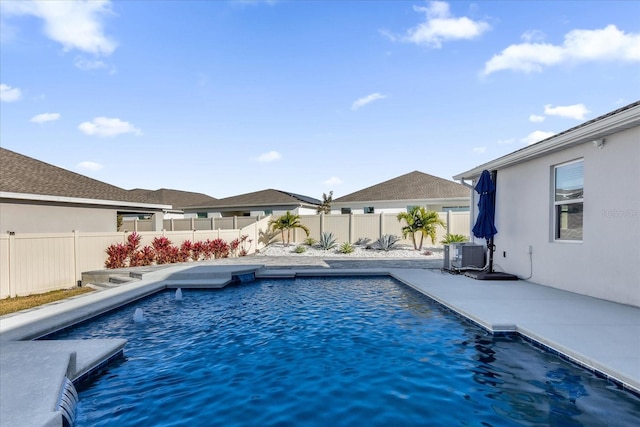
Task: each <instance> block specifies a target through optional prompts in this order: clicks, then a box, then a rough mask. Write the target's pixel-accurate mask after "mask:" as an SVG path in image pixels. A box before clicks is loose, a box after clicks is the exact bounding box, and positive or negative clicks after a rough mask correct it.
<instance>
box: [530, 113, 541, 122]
mask: <svg viewBox="0 0 640 427" xmlns="http://www.w3.org/2000/svg"><path fill="white" fill-rule="evenodd" d="M529 121H530V122H533V123H540V122H544V116H537V115H535V114H532V115H530V116H529Z"/></svg>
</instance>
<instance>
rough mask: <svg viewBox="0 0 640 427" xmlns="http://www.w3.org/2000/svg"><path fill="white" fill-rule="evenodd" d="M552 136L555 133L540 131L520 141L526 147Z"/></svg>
mask: <svg viewBox="0 0 640 427" xmlns="http://www.w3.org/2000/svg"><path fill="white" fill-rule="evenodd" d="M553 135H555V132H545V131H542V130H537V131H535V132H531V133H530V134H529V135H527V136H526V137H524V138H522V140H521V141H522V142H524V143H525V144H527V145H531V144H535V143H536V142H540V141H542V140H543V139H547V138H549V137H552V136H553Z"/></svg>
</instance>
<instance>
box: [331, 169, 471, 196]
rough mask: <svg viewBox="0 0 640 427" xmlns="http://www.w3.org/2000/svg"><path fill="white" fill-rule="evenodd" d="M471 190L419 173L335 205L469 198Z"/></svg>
mask: <svg viewBox="0 0 640 427" xmlns="http://www.w3.org/2000/svg"><path fill="white" fill-rule="evenodd" d="M470 194H471V192H470V190H469V188H467V187H465V186H464V185H462V184H458V183H457V182H453V181H449V180H446V179H443V178H438V177H437V176H433V175H429V174H426V173H423V172H419V171H413V172H410V173H408V174H405V175H401V176H399V177H396V178H393V179H390V180H388V181H384V182H381V183H379V184H376V185H372V186H371V187H367V188H365V189H362V190H359V191H356V192H354V193H351V194H347V195H346V196H342V197H339V198H337V199H334V200H333V201H334V203H342V202H370V201H383V200H423V199H452V198H460V197H469V196H470Z"/></svg>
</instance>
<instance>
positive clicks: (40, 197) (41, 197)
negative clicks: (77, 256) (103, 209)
mask: <svg viewBox="0 0 640 427" xmlns="http://www.w3.org/2000/svg"><path fill="white" fill-rule="evenodd" d="M0 199H14V200H32V201H37V202H53V203H75V204H81V205H99V206H111V207H116V206H123V207H131V208H143V209H151V210H157V211H165V210H171V209H172V206H171V205H157V204H151V203H139V202H127V201H123V200H102V199H84V198H79V197H64V196H49V195H45V194H29V193H11V192H6V191H0Z"/></svg>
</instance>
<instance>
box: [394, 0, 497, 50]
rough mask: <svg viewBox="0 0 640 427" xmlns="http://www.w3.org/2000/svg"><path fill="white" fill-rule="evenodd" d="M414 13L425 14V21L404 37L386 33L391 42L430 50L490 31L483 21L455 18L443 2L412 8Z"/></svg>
mask: <svg viewBox="0 0 640 427" xmlns="http://www.w3.org/2000/svg"><path fill="white" fill-rule="evenodd" d="M413 9H414V10H415V11H416V12H419V13H424V14H425V21H424V22H422V23H420V24H418V25H417V26H415V27H413V28H410V29H409V30H408V31H407V34H406V35H404V36H394V35H391V34H388V33H386V35H387V36H389V37H390V38H391V39H392V40H400V41H403V42H408V43H415V44H417V45H421V46H427V47H432V48H440V47H442V43H443V42H445V41H449V40H470V39H474V38H476V37H479V36H480V35H482V33H484V32H486V31H488V30H490V29H491V26H490V25H489V24H488V23H486V22H484V21H474V20H472V19H470V18H467V17H466V16H465V17H461V18H456V17H454V16H452V15H451V12H450V10H449V4H448V3H446V2H443V1H432V2H429V4H428V6H426V7H424V6H414V8H413Z"/></svg>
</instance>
